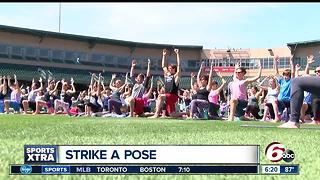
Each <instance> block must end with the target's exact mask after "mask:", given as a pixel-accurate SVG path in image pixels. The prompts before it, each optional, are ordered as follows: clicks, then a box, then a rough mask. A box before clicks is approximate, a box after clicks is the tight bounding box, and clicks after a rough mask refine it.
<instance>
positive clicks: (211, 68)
mask: <svg viewBox="0 0 320 180" xmlns="http://www.w3.org/2000/svg"><path fill="white" fill-rule="evenodd" d="M213 64H214V63H213V61H211V63H210V73H209V79H208V84H207V91H210V90H211V82H212V76H213Z"/></svg>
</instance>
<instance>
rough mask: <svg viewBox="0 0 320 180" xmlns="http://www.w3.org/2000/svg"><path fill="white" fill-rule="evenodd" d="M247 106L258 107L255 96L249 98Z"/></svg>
mask: <svg viewBox="0 0 320 180" xmlns="http://www.w3.org/2000/svg"><path fill="white" fill-rule="evenodd" d="M248 105H251V106H259V103H258V99H257V98H256V96H250V97H249V98H248Z"/></svg>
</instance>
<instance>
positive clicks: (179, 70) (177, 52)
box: [174, 49, 181, 84]
mask: <svg viewBox="0 0 320 180" xmlns="http://www.w3.org/2000/svg"><path fill="white" fill-rule="evenodd" d="M174 52H175V53H176V55H177V72H176V74H175V75H174V76H175V81H176V84H178V82H179V78H180V76H181V62H180V54H179V49H174Z"/></svg>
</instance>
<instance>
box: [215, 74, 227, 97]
mask: <svg viewBox="0 0 320 180" xmlns="http://www.w3.org/2000/svg"><path fill="white" fill-rule="evenodd" d="M218 76H219V77H220V78H221V81H222V84H221V85H220V86H219V87H218V88H217V89H216V92H217V94H219V93H220V92H221V90H222V89H223V87H224V85H225V84H226V80H225V79H224V78H223V76H222V74H221V72H218Z"/></svg>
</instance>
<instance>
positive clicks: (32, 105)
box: [28, 101, 36, 111]
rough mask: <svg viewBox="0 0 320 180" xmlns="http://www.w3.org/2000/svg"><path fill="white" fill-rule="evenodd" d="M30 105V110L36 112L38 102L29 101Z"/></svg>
mask: <svg viewBox="0 0 320 180" xmlns="http://www.w3.org/2000/svg"><path fill="white" fill-rule="evenodd" d="M28 105H29V108H30V109H31V110H32V111H35V110H36V102H31V101H28Z"/></svg>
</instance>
